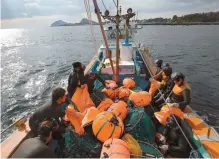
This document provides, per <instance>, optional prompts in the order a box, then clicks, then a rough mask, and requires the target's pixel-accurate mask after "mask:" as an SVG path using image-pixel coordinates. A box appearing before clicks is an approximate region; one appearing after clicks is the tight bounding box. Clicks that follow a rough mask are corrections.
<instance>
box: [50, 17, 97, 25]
mask: <svg viewBox="0 0 219 159" xmlns="http://www.w3.org/2000/svg"><path fill="white" fill-rule="evenodd" d="M87 24H89V20H88V19H86V18H83V19H82V20H81V21H80V22H79V23H67V22H64V21H62V20H58V21H55V22H54V23H52V24H51V27H59V26H79V25H87ZM92 24H93V25H98V23H97V22H95V21H92Z"/></svg>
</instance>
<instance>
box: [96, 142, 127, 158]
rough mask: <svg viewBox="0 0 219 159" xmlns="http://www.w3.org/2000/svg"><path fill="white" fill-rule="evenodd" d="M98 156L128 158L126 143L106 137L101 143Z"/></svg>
mask: <svg viewBox="0 0 219 159" xmlns="http://www.w3.org/2000/svg"><path fill="white" fill-rule="evenodd" d="M100 158H130V152H129V148H128V145H127V143H126V142H124V141H123V140H121V139H116V138H110V139H108V140H107V141H105V142H104V144H103V147H102V150H101V156H100Z"/></svg>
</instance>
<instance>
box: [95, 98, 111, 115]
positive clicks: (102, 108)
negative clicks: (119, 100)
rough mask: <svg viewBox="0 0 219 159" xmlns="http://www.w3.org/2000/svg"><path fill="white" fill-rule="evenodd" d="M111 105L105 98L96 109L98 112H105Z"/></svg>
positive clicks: (109, 100)
mask: <svg viewBox="0 0 219 159" xmlns="http://www.w3.org/2000/svg"><path fill="white" fill-rule="evenodd" d="M112 104H113V101H112V100H111V99H110V98H105V99H104V100H103V101H102V102H101V103H100V104H99V105H98V107H97V109H98V110H99V111H100V112H103V111H107V109H108V108H109V107H110V106H111V105H112Z"/></svg>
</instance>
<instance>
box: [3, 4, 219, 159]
mask: <svg viewBox="0 0 219 159" xmlns="http://www.w3.org/2000/svg"><path fill="white" fill-rule="evenodd" d="M93 2H94V7H95V11H96V14H97V17H98V21H99V24H100V29H101V32H102V35H103V39H104V42H105V43H104V44H102V45H101V46H100V48H99V50H98V52H97V54H96V55H95V56H94V58H93V59H92V60H91V61H90V63H89V64H88V65H87V66H86V70H85V74H88V73H91V72H94V73H98V74H99V75H100V76H101V77H102V78H103V79H104V80H114V81H115V82H116V83H117V85H119V86H121V85H122V82H123V80H124V79H125V78H131V79H133V80H134V81H135V87H133V88H132V89H131V91H132V92H140V91H143V90H144V89H145V87H146V86H147V85H148V84H149V83H150V81H149V78H152V77H153V76H154V75H155V72H156V67H155V66H154V65H153V63H152V61H151V58H150V55H149V50H148V49H147V47H144V45H142V44H141V43H136V42H135V40H134V38H133V37H134V34H135V33H137V32H139V31H140V29H141V28H142V27H141V26H138V25H136V24H129V20H130V18H132V17H133V16H134V15H135V13H133V12H132V9H131V8H130V9H128V10H127V14H125V15H121V8H120V9H119V7H118V4H117V15H115V16H110V15H109V11H106V12H105V14H104V15H102V14H101V12H100V10H99V8H98V5H97V2H96V0H94V1H93ZM88 17H89V16H88ZM101 17H102V18H103V19H107V20H109V21H111V22H112V23H115V24H116V25H110V26H109V25H106V27H105V28H104V26H103V25H102V20H101ZM91 28H92V27H91ZM145 77H147V78H145ZM103 88H104V86H103V85H101V83H100V82H98V81H96V82H95V90H97V91H99V92H101V90H102V89H103ZM96 97H97V98H94V99H93V100H103V99H100V98H101V97H98V94H96ZM94 103H96V101H94ZM129 107H130V109H129V113H128V115H127V117H126V118H125V119H124V121H123V122H124V129H125V130H124V133H125V132H127V133H130V134H132V136H133V137H134V138H136V140H137V141H138V144H139V145H140V148H141V149H142V154H141V155H137V154H134V156H135V158H142V157H143V158H144V157H145V158H149V157H150V158H163V155H162V153H161V152H160V150H159V149H158V146H157V145H156V143H155V140H154V138H155V134H156V130H155V129H154V125H153V123H152V122H151V120H150V119H148V115H147V114H146V113H145V112H144V108H142V107H131V106H129ZM183 113H184V118H183V121H184V126H181V127H180V130H181V131H182V133H183V135H184V137H185V138H186V140H187V142H188V143H189V146H190V154H189V157H191V158H219V134H218V133H217V132H216V130H215V129H214V128H213V127H211V126H209V125H208V124H207V123H206V122H205V121H203V120H202V119H201V118H200V116H198V114H197V113H196V112H195V111H194V110H193V109H192V108H191V107H190V106H187V107H186V109H185V110H184V112H183ZM144 124H145V125H144ZM13 125H15V126H16V127H17V128H18V129H17V130H16V131H15V132H14V133H12V134H11V135H10V136H9V137H8V138H7V139H5V140H4V141H3V142H2V143H1V157H2V158H10V157H11V156H12V155H13V153H14V152H15V151H16V149H17V148H18V147H19V145H20V144H21V143H22V142H23V141H25V140H26V139H27V138H30V137H31V131H30V128H29V124H28V118H27V116H25V117H22V118H21V119H19V120H18V121H16V122H15V123H14V124H13ZM145 126H146V130H145V129H144V127H145ZM90 129H91V128H90V127H87V128H86V129H85V131H86V132H91V133H92V130H90ZM145 132H146V133H147V134H145ZM70 133H71V135H70V136H69V132H68V133H66V134H65V135H66V136H65V137H66V142H68V144H69V145H70V147H68V150H69V153H70V152H71V153H72V154H78V155H74V156H71V155H69V156H68V157H84V158H85V157H103V158H107V156H105V157H104V156H101V153H100V151H101V149H102V146H103V142H100V141H98V140H96V139H93V137H94V136H93V135H91V134H89V133H85V135H82V136H80V135H78V134H77V133H75V132H74V131H73V132H70ZM151 136H152V137H151ZM94 138H95V137H94ZM67 140H68V141H67ZM69 140H71V141H69ZM72 142H74V143H72ZM77 142H78V143H77ZM74 144H78V145H74ZM105 155H106V154H105ZM132 155H133V154H132ZM108 158H110V156H108Z"/></svg>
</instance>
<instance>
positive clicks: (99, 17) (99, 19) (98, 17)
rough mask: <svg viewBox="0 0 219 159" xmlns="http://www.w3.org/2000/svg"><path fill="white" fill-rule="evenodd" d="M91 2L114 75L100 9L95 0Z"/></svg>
mask: <svg viewBox="0 0 219 159" xmlns="http://www.w3.org/2000/svg"><path fill="white" fill-rule="evenodd" d="M93 4H94V8H95V13H96V14H97V19H98V22H99V25H100V29H101V32H102V36H103V40H104V43H105V46H106V57H108V58H109V61H110V65H111V67H112V71H113V76H114V75H115V70H114V67H113V61H112V59H111V50H109V45H108V42H107V38H106V35H105V32H104V28H103V23H102V20H101V16H100V9H99V7H98V5H97V1H96V0H93Z"/></svg>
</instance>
